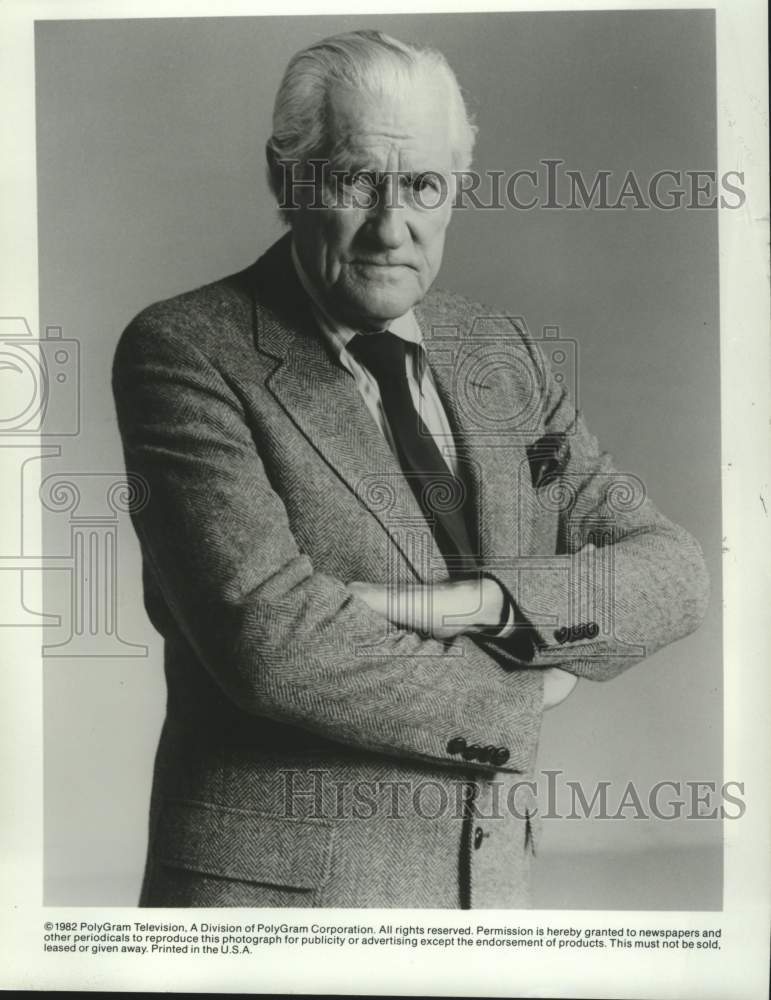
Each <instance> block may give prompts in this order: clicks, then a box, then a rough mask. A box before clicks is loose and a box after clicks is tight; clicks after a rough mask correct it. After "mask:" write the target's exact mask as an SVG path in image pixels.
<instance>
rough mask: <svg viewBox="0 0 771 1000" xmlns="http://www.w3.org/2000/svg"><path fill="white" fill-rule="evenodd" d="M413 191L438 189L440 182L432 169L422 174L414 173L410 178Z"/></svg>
mask: <svg viewBox="0 0 771 1000" xmlns="http://www.w3.org/2000/svg"><path fill="white" fill-rule="evenodd" d="M412 190H413V191H439V190H440V184H439V178H438V176H437V175H436V174H435V173H433V172H432V171H428V172H427V173H423V174H416V175H415V176H414V177H413V178H412Z"/></svg>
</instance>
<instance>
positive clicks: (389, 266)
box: [352, 260, 417, 271]
mask: <svg viewBox="0 0 771 1000" xmlns="http://www.w3.org/2000/svg"><path fill="white" fill-rule="evenodd" d="M352 263H353V265H354V267H359V268H363V269H364V270H374V271H394V270H397V269H398V268H406V269H409V270H411V271H415V270H417V268H415V267H413V265H412V264H407V263H405V262H403V261H382V260H354V261H352Z"/></svg>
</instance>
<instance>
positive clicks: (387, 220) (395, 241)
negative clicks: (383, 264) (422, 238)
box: [369, 177, 407, 250]
mask: <svg viewBox="0 0 771 1000" xmlns="http://www.w3.org/2000/svg"><path fill="white" fill-rule="evenodd" d="M399 196H400V191H399V183H398V178H395V177H389V178H388V179H387V180H386V182H385V183H384V184H383V185H382V187H381V188H380V190H379V191H378V197H377V200H376V204H375V205H374V206H373V207H372V209H371V210H370V218H369V228H370V231H371V233H372V235H373V237H374V238H375V239H376V240H377V242H378V243H379V244H380V245H381V246H382V247H384V248H386V249H389V250H395V249H396V248H397V247H400V246H401V245H402V243H404V241H405V239H406V238H407V221H406V218H405V208H404V206H403V205H402V204H400V200H399Z"/></svg>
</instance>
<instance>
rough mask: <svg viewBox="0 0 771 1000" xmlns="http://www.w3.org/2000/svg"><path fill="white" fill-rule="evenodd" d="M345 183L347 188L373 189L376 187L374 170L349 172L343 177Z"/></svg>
mask: <svg viewBox="0 0 771 1000" xmlns="http://www.w3.org/2000/svg"><path fill="white" fill-rule="evenodd" d="M345 183H346V184H347V185H348V186H349V187H358V188H374V187H376V186H377V174H376V173H375V171H374V170H351V171H350V172H349V173H347V174H346V175H345Z"/></svg>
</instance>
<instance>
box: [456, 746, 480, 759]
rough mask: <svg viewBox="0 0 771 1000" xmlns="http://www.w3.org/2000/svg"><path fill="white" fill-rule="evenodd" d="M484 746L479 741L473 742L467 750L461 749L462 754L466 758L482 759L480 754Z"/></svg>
mask: <svg viewBox="0 0 771 1000" xmlns="http://www.w3.org/2000/svg"><path fill="white" fill-rule="evenodd" d="M482 752H483V751H482V747H480V746H479V745H478V744H477V743H472V744H471V746H470V747H466V749H465V750H461V756H462V757H463V759H464V760H480V759H481V758H480V756H479V755H480V754H481V753H482Z"/></svg>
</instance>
